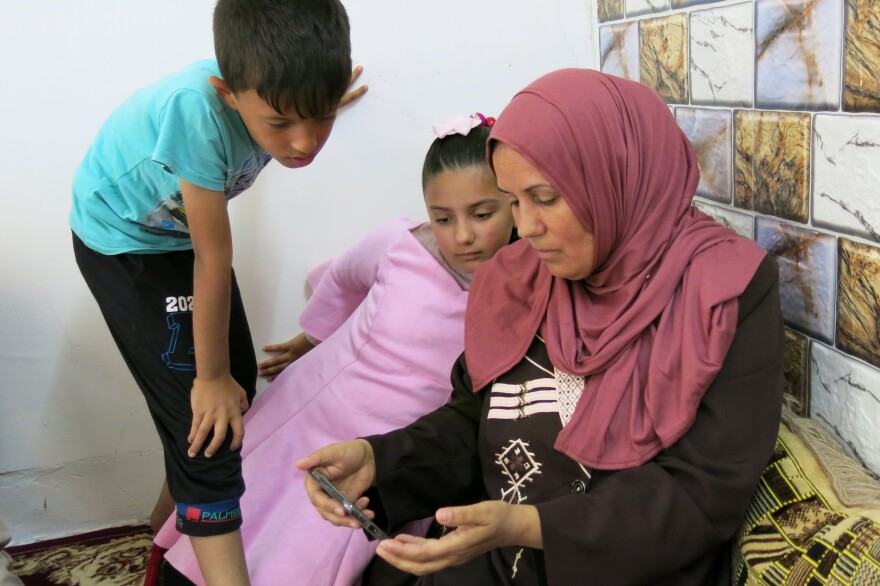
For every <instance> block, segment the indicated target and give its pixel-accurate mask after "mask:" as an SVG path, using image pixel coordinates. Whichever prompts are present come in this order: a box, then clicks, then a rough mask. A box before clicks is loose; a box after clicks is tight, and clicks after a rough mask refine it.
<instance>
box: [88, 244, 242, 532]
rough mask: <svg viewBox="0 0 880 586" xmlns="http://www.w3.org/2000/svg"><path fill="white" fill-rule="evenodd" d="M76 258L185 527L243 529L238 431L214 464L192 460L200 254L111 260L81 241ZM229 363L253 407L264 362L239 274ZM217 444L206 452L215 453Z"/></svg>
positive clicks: (234, 291)
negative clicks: (138, 395) (134, 388)
mask: <svg viewBox="0 0 880 586" xmlns="http://www.w3.org/2000/svg"><path fill="white" fill-rule="evenodd" d="M73 250H74V255H75V256H76V262H77V264H78V265H79V269H80V272H82V275H83V277H84V278H85V280H86V283H87V284H88V286H89V289H91V291H92V294H93V295H94V296H95V299H96V300H97V302H98V306H99V307H100V308H101V313H102V314H103V315H104V320H105V321H106V322H107V325H108V326H109V327H110V333H111V334H112V335H113V339H114V340H115V341H116V345H117V346H118V347H119V351H120V352H121V353H122V357H123V358H124V359H125V362H126V364H127V365H128V368H129V370H131V374H132V375H133V376H134V378H135V381H136V382H137V384H138V386H139V387H140V389H141V391H143V393H144V397H145V398H146V400H147V406H148V407H149V409H150V414H151V415H152V417H153V421H154V422H155V424H156V429H157V431H158V432H159V438H160V439H161V441H162V447H163V448H164V451H165V473H166V475H167V479H168V487H169V489H170V492H171V496H172V497H173V498H174V501H175V502H176V503H177V527H178V529H179V530H180V531H181V532H182V533H186V534H187V535H193V536H207V535H220V534H223V533H228V532H230V531H234V530H235V529H238V528H239V527H240V526H241V509H240V508H239V498H240V497H241V495H242V494H244V480H243V479H242V476H241V455H240V454H239V452H238V451H235V452H233V451H231V450H230V449H229V444H230V442H231V441H232V430H231V429H230V430H228V433H227V435H226V440H225V442H224V445H223V448H222V449H221V450H220V451H218V452H217V453H216V454H214V455H213V456H212V457H211V458H205V456H204V452H203V453H200V454H199V455H197V456H196V457H194V458H190V457H189V456H188V455H187V449H188V448H189V443H188V442H187V436H188V435H189V432H190V429H191V426H192V407H191V405H190V391H191V390H192V385H193V380H194V379H195V375H196V372H195V366H196V361H195V350H194V347H193V332H192V303H193V253H192V251H180V252H166V253H160V254H116V255H105V254H101V253H99V252H96V251H94V250H92V249H91V248H89V247H88V246H86V245H85V244H84V243H83V242H82V241H81V240H80V239H79V238H78V237H77V236H76V234H74V235H73ZM229 361H230V370H231V374H232V376H233V378H235V380H236V381H237V382H238V384H240V385H241V386H242V388H244V390H245V391H246V392H247V394H248V401H253V398H254V394H255V392H256V380H257V359H256V355H255V353H254V346H253V342H252V341H251V335H250V330H249V328H248V323H247V317H246V316H245V312H244V306H243V304H242V301H241V294H240V293H239V290H238V284H237V283H236V280H235V274H234V273H233V274H232V300H231V312H230V316H229ZM210 441H211V436H209V437H208V439H207V440H206V441H205V443H204V445H203V447H202V449H203V450H204V448H205V447H207V446H208V445H209V443H210Z"/></svg>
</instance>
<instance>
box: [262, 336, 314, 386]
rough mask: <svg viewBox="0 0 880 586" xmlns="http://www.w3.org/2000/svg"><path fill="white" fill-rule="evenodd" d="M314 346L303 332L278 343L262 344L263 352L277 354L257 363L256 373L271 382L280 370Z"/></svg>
mask: <svg viewBox="0 0 880 586" xmlns="http://www.w3.org/2000/svg"><path fill="white" fill-rule="evenodd" d="M314 347H315V345H314V344H312V343H311V342H309V339H308V338H306V335H305V333H301V334H299V335H298V336H294V337H293V338H291V339H289V340H288V341H286V342H281V343H280V344H267V345H265V346H263V352H277V353H278V354H276V355H275V356H273V357H271V358H267V359H266V360H264V361H262V362H260V363H258V364H257V374H258V375H259V376H261V377H263V378H265V379H266V380H267V381H269V382H272V381H273V380H275V377H276V376H278V374H279V373H280V372H281V371H282V370H284V369H285V368H287V367H288V366H290V365H291V364H292V363H293V362H295V361H296V360H297V359H298V358H300V357H302V356H303V354H305V353H306V352H308V351H309V350H311V349H312V348H314Z"/></svg>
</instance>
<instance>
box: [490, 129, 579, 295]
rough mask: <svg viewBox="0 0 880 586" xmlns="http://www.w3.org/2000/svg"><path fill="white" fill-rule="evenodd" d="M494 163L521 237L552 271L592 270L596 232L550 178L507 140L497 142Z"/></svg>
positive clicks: (575, 273) (568, 275) (570, 274)
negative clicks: (585, 225) (558, 191)
mask: <svg viewBox="0 0 880 586" xmlns="http://www.w3.org/2000/svg"><path fill="white" fill-rule="evenodd" d="M492 163H493V164H494V166H495V175H496V176H497V178H498V188H499V189H501V190H502V191H503V192H504V193H506V194H507V196H508V198H509V201H510V206H511V210H512V211H513V219H514V221H515V223H516V229H517V231H518V233H519V236H520V238H524V239H526V240H528V241H529V244H531V245H532V248H533V249H534V250H535V252H536V253H537V255H538V258H540V259H541V260H542V261H543V262H544V264H546V265H547V268H548V269H549V270H550V274H552V275H553V276H555V277H561V278H563V279H570V280H572V281H577V280H580V279H583V278H585V277H587V276H588V275H589V274H590V273H592V272H593V235H592V234H590V233H589V232H587V231H586V230H585V229H584V227H583V226H582V225H581V223H580V221H579V220H578V219H577V217H575V215H574V213H573V212H572V211H571V208H570V207H568V204H567V203H566V202H565V200H564V199H562V196H561V195H560V194H559V193H557V191H556V190H555V189H554V188H553V187H551V186H550V182H549V181H547V180H546V179H545V178H544V176H543V175H541V173H540V172H539V171H538V170H537V169H535V168H534V167H533V166H532V165H531V164H530V163H529V162H528V161H526V160H525V159H524V158H522V157H521V156H520V155H519V154H517V152H516V151H514V150H513V149H512V148H510V147H509V146H507V145H506V144H504V143H498V144H497V145H496V146H495V149H494V151H493V152H492Z"/></svg>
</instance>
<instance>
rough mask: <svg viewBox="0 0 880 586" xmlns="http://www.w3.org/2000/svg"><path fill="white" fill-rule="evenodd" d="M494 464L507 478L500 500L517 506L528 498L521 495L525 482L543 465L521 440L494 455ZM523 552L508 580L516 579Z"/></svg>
mask: <svg viewBox="0 0 880 586" xmlns="http://www.w3.org/2000/svg"><path fill="white" fill-rule="evenodd" d="M495 462H496V463H497V464H498V465H499V466H501V470H502V471H503V472H504V475H505V476H506V477H507V484H508V485H510V488H508V489H501V500H503V501H504V502H507V503H511V504H514V505H518V504H520V503H522V502H524V501H525V500H526V499H528V497H527V496H526V495H524V494H523V488H524V486H525V484H526V482H531V481H532V480H534V477H535V476H537V475H538V474H540V473H541V467H542V466H543V464H541V463H540V462H538V461H537V460H535V454H533V453H532V452H531V451H529V444H528V442H524V441H522V440H521V439H515V440H510V441H509V442H508V444H507V447H506V448H504V449H503V450H502V451H501V453H500V454H495ZM522 553H523V550H522V548H520V550H519V551H518V552H517V553H516V557H515V558H514V560H513V564H512V566H511V575H510V578H511V579H514V578H516V572H517V564H518V563H519V560H520V558H521V557H522Z"/></svg>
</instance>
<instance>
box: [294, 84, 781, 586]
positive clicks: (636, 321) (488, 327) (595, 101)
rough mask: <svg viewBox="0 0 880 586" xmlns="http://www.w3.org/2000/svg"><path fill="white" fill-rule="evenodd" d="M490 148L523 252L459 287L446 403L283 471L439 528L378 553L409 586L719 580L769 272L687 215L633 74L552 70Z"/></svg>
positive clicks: (775, 315) (744, 496) (770, 404)
mask: <svg viewBox="0 0 880 586" xmlns="http://www.w3.org/2000/svg"><path fill="white" fill-rule="evenodd" d="M488 151H489V158H490V161H491V163H492V165H493V169H494V171H495V174H496V176H497V178H498V184H499V187H500V188H501V189H502V190H503V191H505V192H506V193H508V195H509V198H510V202H511V205H512V206H513V212H514V218H515V220H516V224H517V228H518V231H519V234H520V236H521V238H522V240H521V241H520V242H518V243H516V244H514V245H512V246H509V247H507V248H506V249H505V250H502V251H501V252H500V253H499V254H498V255H496V257H495V259H494V260H493V261H491V262H489V263H486V264H485V265H483V267H481V269H480V270H478V271H477V272H476V274H475V279H474V282H473V285H472V288H471V297H470V299H469V302H468V309H467V314H466V324H465V353H464V355H463V356H462V357H461V358H460V359H459V360H458V362H457V364H456V365H455V367H454V368H453V372H452V382H453V387H454V392H453V395H452V397H451V399H450V401H449V403H447V404H446V405H445V406H443V407H442V408H440V409H439V410H437V411H435V412H433V413H431V414H429V415H426V416H425V417H423V418H421V419H420V420H418V421H416V422H415V423H413V424H412V425H410V426H408V427H406V428H404V429H402V430H398V431H395V432H391V433H389V434H386V435H383V436H373V437H369V438H366V439H361V440H356V441H352V442H345V443H342V444H333V445H331V446H328V447H326V448H322V449H321V450H319V451H317V452H315V453H313V454H312V455H310V456H309V457H307V458H304V459H303V460H300V461H299V462H297V466H298V467H300V468H303V469H305V468H309V467H318V468H319V469H321V470H322V471H323V472H325V473H326V475H327V476H328V477H329V478H330V479H331V480H332V481H333V482H334V483H336V485H337V486H338V487H339V488H340V489H341V490H342V491H343V492H344V493H345V494H346V495H347V496H348V497H349V498H358V497H359V498H358V505H359V506H361V507H368V510H369V513H368V514H369V515H372V514H374V513H375V514H376V521H377V522H378V524H379V525H380V526H382V527H383V528H385V529H387V530H388V531H389V532H391V531H395V530H396V529H398V528H400V527H401V526H402V525H403V524H404V523H405V522H407V521H409V520H412V519H417V518H421V517H425V516H431V515H434V516H435V518H436V520H437V523H438V524H439V525H441V526H443V531H442V532H441V533H442V535H438V536H437V537H436V538H431V539H425V538H416V537H412V536H407V535H398V536H396V537H395V538H393V539H388V540H385V541H382V542H381V543H380V545H379V547H378V550H377V553H378V555H379V556H380V557H381V558H382V559H383V560H384V561H385V562H388V563H390V564H391V565H392V566H395V567H396V568H399V569H400V570H403V572H407V573H410V574H414V575H418V576H421V577H420V578H418V583H419V584H435V585H440V584H455V585H456V586H461V585H463V584H511V585H513V584H517V585H519V584H524V585H532V584H550V585H566V586H568V585H571V584H601V585H603V586H607V585H614V584H626V585H630V584H651V585H655V584H664V585H666V584H668V585H673V584H674V585H676V586H683V585H695V586H696V585H699V586H705V585H711V584H719V585H720V584H729V577H730V569H729V568H730V551H731V547H730V542H731V539H732V537H733V535H734V533H735V531H736V529H737V527H738V526H739V525H740V524H741V523H742V522H743V520H744V515H745V511H746V507H747V505H748V503H749V500H750V498H751V495H752V493H753V491H754V488H755V486H756V484H757V482H758V478H759V476H760V474H761V471H762V470H763V468H764V466H765V465H766V463H767V461H768V459H769V456H770V453H771V451H772V448H773V444H774V441H775V437H776V433H777V431H778V425H779V415H780V405H781V396H782V354H783V331H782V319H781V314H780V308H779V298H778V289H777V285H778V283H777V279H778V277H777V268H776V265H775V262H774V261H773V260H772V259H771V258H769V257H766V256H765V254H764V253H763V251H761V250H760V249H759V248H758V247H757V246H756V245H755V243H754V242H752V241H750V240H746V239H743V238H741V237H739V236H737V235H736V234H735V233H733V232H732V231H730V230H728V229H726V228H723V227H722V226H720V225H718V224H716V223H715V222H714V221H712V220H711V219H710V218H709V217H707V216H706V215H704V214H702V213H701V212H699V211H698V210H697V209H696V208H694V207H692V206H691V199H692V197H693V195H694V192H695V190H696V187H697V183H698V181H699V170H698V168H697V162H696V157H695V155H694V152H693V149H692V147H691V146H690V143H689V142H688V140H687V138H686V137H685V136H684V134H683V133H682V132H681V131H680V130H679V129H678V127H677V125H676V124H675V121H674V120H673V118H672V116H671V114H670V112H669V109H668V107H667V106H666V104H664V103H663V101H662V100H661V99H660V98H659V97H658V96H657V95H656V94H655V93H654V92H653V91H651V90H650V89H648V88H646V87H645V86H642V85H640V84H637V83H634V82H630V81H626V80H623V79H619V78H616V77H611V76H607V75H604V74H601V73H598V72H595V71H588V70H577V69H567V70H560V71H556V72H553V73H551V74H548V75H546V76H544V77H542V78H540V79H538V80H537V81H535V82H534V83H533V84H531V85H530V86H528V87H527V88H525V89H524V90H523V91H521V92H520V93H518V94H517V95H516V96H515V97H514V98H513V100H512V101H511V103H510V104H509V105H508V107H507V108H506V109H505V110H504V112H503V113H502V114H501V116H499V118H498V120H497V122H496V124H495V127H494V128H493V130H492V133H491V135H490V139H489V144H488ZM306 484H307V490H308V492H309V493H310V498H311V500H312V503H313V504H314V505H315V506H316V508H317V509H318V510H319V512H321V514H322V515H323V516H324V517H325V518H326V519H328V520H329V521H331V522H333V523H335V524H337V525H346V526H350V527H356V526H357V525H356V523H354V522H353V520H352V518H351V517H350V516H344V515H343V511H342V509H341V508H340V507H339V506H338V505H337V504H335V502H334V501H333V500H332V499H330V498H329V497H328V496H327V495H326V494H325V493H323V492H322V491H321V490H320V489H319V488H318V487H317V485H316V484H315V483H314V482H313V481H311V479H309V478H308V477H307V478H306ZM365 492H368V495H369V496H362V495H364V493H365ZM438 509H439V510H438ZM403 576H404V574H400V575H399V576H398V577H403ZM413 580H414V581H415V580H416V578H415V576H414V577H413Z"/></svg>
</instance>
